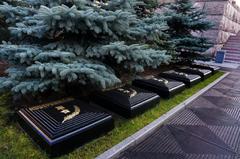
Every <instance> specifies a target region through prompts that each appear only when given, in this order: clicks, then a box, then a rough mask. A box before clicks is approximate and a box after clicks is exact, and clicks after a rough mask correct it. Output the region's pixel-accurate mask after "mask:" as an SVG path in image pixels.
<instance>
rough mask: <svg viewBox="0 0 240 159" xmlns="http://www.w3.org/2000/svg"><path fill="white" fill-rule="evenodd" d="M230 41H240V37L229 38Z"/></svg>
mask: <svg viewBox="0 0 240 159" xmlns="http://www.w3.org/2000/svg"><path fill="white" fill-rule="evenodd" d="M228 39H232V40H240V37H239V36H234V37H229V38H228Z"/></svg>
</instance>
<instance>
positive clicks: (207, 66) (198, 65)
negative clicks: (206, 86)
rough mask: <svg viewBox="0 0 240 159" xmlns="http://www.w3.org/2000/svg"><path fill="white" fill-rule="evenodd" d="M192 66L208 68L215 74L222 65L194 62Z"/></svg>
mask: <svg viewBox="0 0 240 159" xmlns="http://www.w3.org/2000/svg"><path fill="white" fill-rule="evenodd" d="M190 67H192V68H201V69H207V70H210V71H212V74H214V73H215V72H216V71H218V70H220V67H217V66H211V65H207V64H192V65H191V66H190Z"/></svg>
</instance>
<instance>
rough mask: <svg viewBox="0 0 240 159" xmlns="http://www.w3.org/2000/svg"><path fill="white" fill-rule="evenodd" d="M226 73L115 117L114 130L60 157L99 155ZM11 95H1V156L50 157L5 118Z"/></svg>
mask: <svg viewBox="0 0 240 159" xmlns="http://www.w3.org/2000/svg"><path fill="white" fill-rule="evenodd" d="M223 74H224V73H223V72H218V73H216V74H215V75H213V76H211V77H210V78H208V79H207V80H205V81H204V82H201V83H199V84H197V85H195V86H194V87H192V88H190V89H186V90H184V91H183V92H182V93H180V94H179V95H176V96H175V97H173V98H171V99H169V100H164V99H162V100H161V102H160V103H161V104H158V105H157V106H155V107H153V108H152V109H150V110H148V111H146V112H145V113H143V114H141V115H139V116H137V117H135V118H133V119H131V120H129V119H128V120H127V119H122V118H121V119H120V118H117V119H115V128H114V129H113V130H112V131H111V132H109V133H108V134H106V135H105V136H102V137H100V138H98V139H96V140H94V141H91V142H89V143H87V144H85V145H84V146H82V147H80V148H78V149H76V150H74V151H73V152H71V153H69V154H67V155H64V156H61V157H60V158H72V159H75V158H84V159H85V158H86V159H88V158H94V157H96V156H97V155H99V154H101V153H102V152H104V151H106V150H107V149H109V148H111V147H112V146H114V145H116V144H117V143H119V142H120V141H122V140H123V139H125V138H127V137H128V136H130V135H132V134H133V133H135V132H136V131H138V130H139V129H141V128H143V127H144V126H146V125H147V124H149V123H151V122H152V121H154V120H155V119H157V118H158V117H160V116H161V115H162V114H164V113H166V112H167V111H169V110H170V109H172V108H173V107H175V106H176V105H178V104H179V103H181V102H182V101H184V100H186V99H187V98H189V97H190V96H192V95H193V94H194V93H196V92H198V91H199V90H200V89H202V88H204V87H206V86H207V85H208V84H210V83H211V82H213V81H215V80H216V79H218V78H219V77H220V76H222V75H223ZM8 98H9V95H6V94H5V95H2V96H0V159H5V158H7V159H13V158H22V159H29V158H33V159H37V158H41V159H42V158H47V155H46V154H45V153H44V152H43V151H41V150H40V149H39V148H38V147H37V146H36V145H35V144H34V143H33V142H32V141H31V140H30V138H29V137H28V136H27V135H26V134H25V133H24V132H23V131H22V130H21V129H20V128H19V126H18V125H17V123H16V122H13V121H12V122H9V121H7V120H6V119H7V118H6V116H8V115H9V106H8V105H7V104H6V101H7V99H8Z"/></svg>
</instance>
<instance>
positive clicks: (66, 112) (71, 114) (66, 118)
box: [55, 105, 80, 123]
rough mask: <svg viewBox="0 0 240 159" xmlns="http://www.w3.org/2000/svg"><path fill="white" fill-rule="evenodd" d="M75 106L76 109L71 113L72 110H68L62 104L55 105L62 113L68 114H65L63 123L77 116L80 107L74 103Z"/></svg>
mask: <svg viewBox="0 0 240 159" xmlns="http://www.w3.org/2000/svg"><path fill="white" fill-rule="evenodd" d="M73 107H74V111H73V112H72V113H71V111H70V110H68V109H67V108H65V107H64V106H62V105H59V106H56V107H55V108H56V109H57V110H58V111H60V113H63V114H66V115H65V116H64V119H63V121H62V123H64V122H65V121H68V120H70V119H72V118H74V117H75V116H77V115H78V114H79V113H80V108H79V107H78V106H76V105H74V106H73ZM69 113H70V114H69Z"/></svg>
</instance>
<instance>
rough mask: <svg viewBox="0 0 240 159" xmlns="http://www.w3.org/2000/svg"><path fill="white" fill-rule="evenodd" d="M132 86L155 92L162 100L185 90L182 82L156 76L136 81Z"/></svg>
mask: <svg viewBox="0 0 240 159" xmlns="http://www.w3.org/2000/svg"><path fill="white" fill-rule="evenodd" d="M132 84H133V85H134V86H136V87H139V88H143V89H146V90H149V91H152V92H155V93H157V94H158V95H160V96H161V97H163V98H170V97H172V96H174V95H176V94H178V93H179V92H181V91H183V90H184V89H185V84H184V83H183V82H180V81H176V80H173V79H169V78H163V77H158V76H153V77H152V78H149V79H136V80H134V81H133V82H132Z"/></svg>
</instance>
